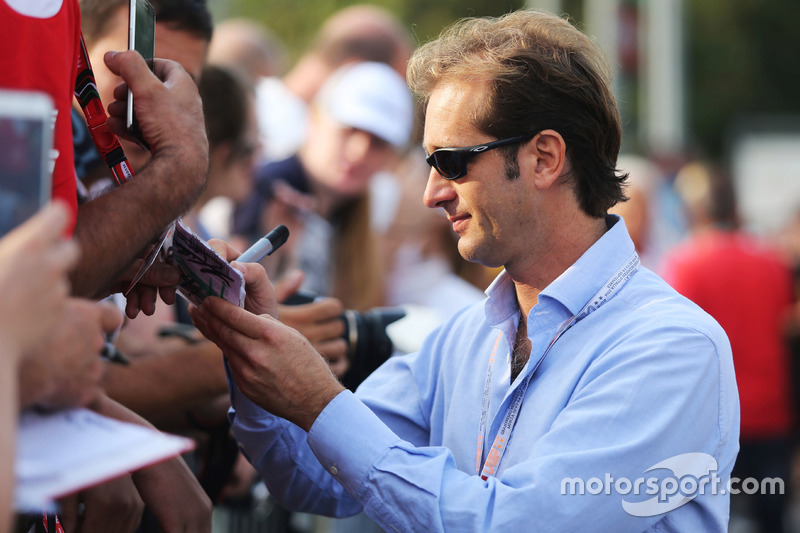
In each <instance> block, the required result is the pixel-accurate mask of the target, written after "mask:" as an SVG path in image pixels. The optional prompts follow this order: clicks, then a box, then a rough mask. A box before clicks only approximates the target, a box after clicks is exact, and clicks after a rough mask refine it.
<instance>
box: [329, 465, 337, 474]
mask: <svg viewBox="0 0 800 533" xmlns="http://www.w3.org/2000/svg"><path fill="white" fill-rule="evenodd" d="M328 472H330V473H331V475H332V476H337V475H339V469H338V468H336V465H331V467H330V468H328Z"/></svg>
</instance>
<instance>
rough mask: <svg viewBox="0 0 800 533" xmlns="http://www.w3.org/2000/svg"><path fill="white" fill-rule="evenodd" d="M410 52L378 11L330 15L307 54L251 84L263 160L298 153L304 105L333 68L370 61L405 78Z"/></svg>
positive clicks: (395, 25) (362, 8)
mask: <svg viewBox="0 0 800 533" xmlns="http://www.w3.org/2000/svg"><path fill="white" fill-rule="evenodd" d="M223 37H225V35H223ZM241 37H242V34H230V38H233V39H241ZM215 46H216V45H215ZM219 46H220V47H222V46H223V44H220V45H219ZM412 50H413V42H412V40H411V36H410V35H409V33H408V31H407V30H406V29H405V28H404V27H403V26H402V25H401V24H400V22H399V21H398V20H397V18H396V17H395V16H394V15H392V14H391V13H390V12H389V11H387V10H385V9H384V8H381V7H378V6H373V5H367V4H356V5H352V6H348V7H345V8H343V9H341V10H339V11H337V12H336V13H334V14H333V15H331V16H330V17H329V18H328V19H327V20H326V21H325V22H324V23H323V24H322V26H321V27H320V29H319V32H318V34H317V36H316V37H315V39H314V41H313V42H312V43H311V45H310V46H309V48H308V50H307V51H306V52H305V53H304V54H303V55H302V56H301V57H300V59H299V60H298V61H297V62H296V63H295V64H294V65H293V66H292V67H291V68H290V69H289V71H288V72H287V73H286V74H285V75H283V76H282V77H278V76H277V75H272V76H267V77H262V78H261V80H260V81H259V82H258V83H257V84H256V100H257V113H258V121H259V130H260V132H261V143H262V146H263V149H264V154H265V157H266V159H267V160H268V161H275V160H281V159H285V158H287V157H289V156H291V155H292V154H294V153H295V152H296V151H297V150H298V149H299V148H300V146H301V145H302V144H303V142H304V141H305V139H306V135H307V131H308V128H309V105H310V104H311V102H312V101H313V100H314V98H315V96H316V94H317V92H318V91H319V90H320V88H321V87H322V85H323V84H324V83H325V81H326V80H327V79H328V77H329V76H330V75H331V74H332V73H333V72H335V71H336V70H337V69H339V68H340V67H342V66H344V65H347V64H350V63H355V62H359V61H372V62H379V63H386V64H387V65H390V66H391V67H392V68H393V69H394V70H395V71H397V73H398V74H400V75H401V76H405V71H406V62H407V61H408V58H409V56H410V55H411V51H412ZM215 61H216V59H215ZM240 64H241V63H240ZM242 66H245V67H246V65H242Z"/></svg>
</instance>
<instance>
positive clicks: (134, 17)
mask: <svg viewBox="0 0 800 533" xmlns="http://www.w3.org/2000/svg"><path fill="white" fill-rule="evenodd" d="M128 8H129V12H128V49H129V50H136V51H137V52H139V53H140V54H141V55H142V57H143V58H144V59H145V61H147V64H148V65H150V70H152V69H153V56H154V55H155V39H156V11H155V9H154V8H153V6H152V5H150V2H148V1H147V0H130V4H129V6H128ZM127 126H128V132H129V133H130V134H131V135H133V137H134V138H135V139H136V140H137V141H138V142H139V144H141V145H142V146H143V147H144V148H147V143H146V142H145V140H144V138H143V137H142V131H141V129H140V128H139V124H138V122H137V121H136V113H135V112H134V102H133V93H132V92H131V91H130V89H128V116H127Z"/></svg>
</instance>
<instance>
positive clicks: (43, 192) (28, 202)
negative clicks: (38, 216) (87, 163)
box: [0, 89, 56, 236]
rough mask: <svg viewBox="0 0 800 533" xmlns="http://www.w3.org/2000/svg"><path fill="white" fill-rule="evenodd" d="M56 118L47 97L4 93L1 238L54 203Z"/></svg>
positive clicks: (0, 109) (0, 95)
mask: <svg viewBox="0 0 800 533" xmlns="http://www.w3.org/2000/svg"><path fill="white" fill-rule="evenodd" d="M55 116H56V115H55V107H54V105H53V101H52V99H51V98H50V96H48V95H47V94H45V93H40V92H35V91H16V90H5V89H0V236H2V235H5V234H6V233H7V232H9V231H11V230H12V229H14V228H15V227H17V226H19V225H20V224H21V223H23V222H24V221H25V220H27V219H28V218H29V217H30V216H31V215H33V214H34V213H35V212H36V211H38V210H39V209H40V208H41V207H42V206H43V205H45V204H46V203H47V202H48V201H49V200H50V191H51V188H52V176H53V167H54V165H55V154H56V152H55V150H54V149H53V130H54V129H55Z"/></svg>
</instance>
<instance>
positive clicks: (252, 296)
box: [208, 239, 278, 316]
mask: <svg viewBox="0 0 800 533" xmlns="http://www.w3.org/2000/svg"><path fill="white" fill-rule="evenodd" d="M208 245H209V246H211V248H213V249H214V251H215V252H217V253H218V254H219V255H220V257H222V258H223V259H224V260H225V261H234V262H233V263H232V264H233V266H234V268H236V269H237V270H238V271H239V272H241V273H242V275H243V276H244V282H245V289H246V296H245V300H244V308H245V309H247V310H248V311H250V312H251V313H255V314H257V315H263V314H267V315H271V316H278V300H277V295H276V292H275V287H274V286H273V285H272V283H270V281H269V277H267V272H266V271H265V270H264V267H263V266H261V265H260V264H259V263H237V262H235V259H236V258H237V257H239V256H240V255H241V252H239V251H238V250H236V249H235V248H233V247H232V246H231V245H229V244H228V243H227V242H225V241H223V240H221V239H211V240H210V241H208Z"/></svg>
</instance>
